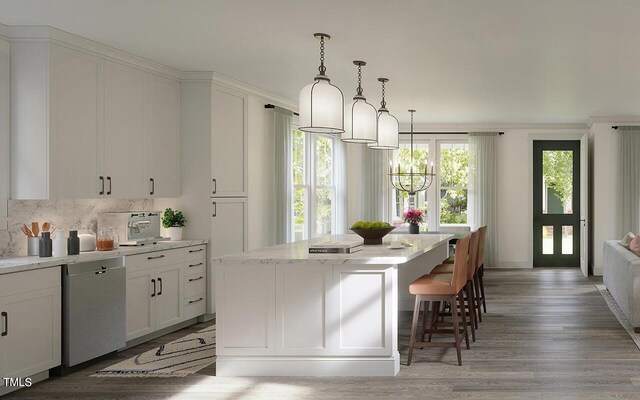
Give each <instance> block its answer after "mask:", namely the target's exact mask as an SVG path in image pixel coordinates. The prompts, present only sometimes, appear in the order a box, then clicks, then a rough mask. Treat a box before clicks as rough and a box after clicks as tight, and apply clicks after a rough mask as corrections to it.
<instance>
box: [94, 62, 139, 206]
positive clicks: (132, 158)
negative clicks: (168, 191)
mask: <svg viewBox="0 0 640 400" xmlns="http://www.w3.org/2000/svg"><path fill="white" fill-rule="evenodd" d="M144 81H145V77H144V74H143V73H142V72H141V71H139V70H137V69H134V68H131V67H128V66H125V65H121V64H117V63H114V62H110V61H106V62H105V63H104V179H105V181H106V183H105V195H107V196H112V197H115V198H140V197H145V194H144V192H143V189H144V148H143V129H144V97H145V96H144Z"/></svg>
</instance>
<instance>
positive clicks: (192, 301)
mask: <svg viewBox="0 0 640 400" xmlns="http://www.w3.org/2000/svg"><path fill="white" fill-rule="evenodd" d="M202 300H204V299H203V298H202V297H200V298H199V299H198V300H191V301H189V304H193V303H197V302H199V301H202Z"/></svg>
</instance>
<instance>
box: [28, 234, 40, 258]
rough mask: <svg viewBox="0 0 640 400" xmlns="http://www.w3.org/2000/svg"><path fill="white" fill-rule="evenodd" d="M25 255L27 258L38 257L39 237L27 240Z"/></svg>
mask: <svg viewBox="0 0 640 400" xmlns="http://www.w3.org/2000/svg"><path fill="white" fill-rule="evenodd" d="M27 255H29V256H37V255H40V238H39V237H30V238H27Z"/></svg>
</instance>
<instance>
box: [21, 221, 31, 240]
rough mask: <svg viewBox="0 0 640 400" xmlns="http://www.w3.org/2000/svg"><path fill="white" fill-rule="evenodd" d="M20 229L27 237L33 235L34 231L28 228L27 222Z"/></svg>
mask: <svg viewBox="0 0 640 400" xmlns="http://www.w3.org/2000/svg"><path fill="white" fill-rule="evenodd" d="M20 229H21V230H22V233H24V234H25V235H27V237H33V233H32V232H31V231H30V230H29V228H27V224H22V227H21V228H20Z"/></svg>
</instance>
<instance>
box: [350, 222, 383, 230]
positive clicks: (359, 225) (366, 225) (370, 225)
mask: <svg viewBox="0 0 640 400" xmlns="http://www.w3.org/2000/svg"><path fill="white" fill-rule="evenodd" d="M385 228H391V225H389V223H387V222H384V221H358V222H356V223H354V224H353V225H352V226H351V229H385Z"/></svg>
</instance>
